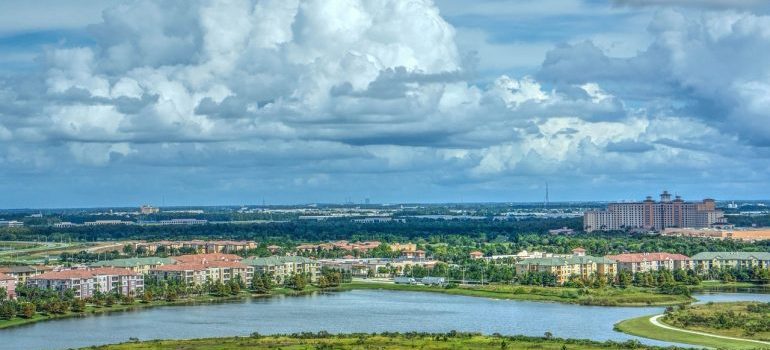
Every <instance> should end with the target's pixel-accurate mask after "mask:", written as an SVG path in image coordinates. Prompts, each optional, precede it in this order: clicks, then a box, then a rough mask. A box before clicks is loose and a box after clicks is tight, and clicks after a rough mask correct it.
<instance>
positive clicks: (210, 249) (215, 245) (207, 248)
mask: <svg viewBox="0 0 770 350" xmlns="http://www.w3.org/2000/svg"><path fill="white" fill-rule="evenodd" d="M140 247H141V248H142V249H144V250H145V251H147V252H148V253H149V254H155V252H157V251H158V248H160V247H163V248H164V249H166V250H173V249H176V250H179V249H189V250H192V251H194V252H196V253H236V252H240V251H245V250H249V249H255V248H257V242H254V241H202V240H191V241H158V242H139V243H135V244H134V249H139V248H140Z"/></svg>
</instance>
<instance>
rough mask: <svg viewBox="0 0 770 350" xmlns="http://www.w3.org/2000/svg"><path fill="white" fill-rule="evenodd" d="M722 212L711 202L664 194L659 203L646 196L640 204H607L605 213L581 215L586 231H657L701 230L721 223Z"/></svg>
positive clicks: (587, 212)
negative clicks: (687, 200) (673, 229)
mask: <svg viewBox="0 0 770 350" xmlns="http://www.w3.org/2000/svg"><path fill="white" fill-rule="evenodd" d="M724 221H725V220H724V213H723V212H722V211H721V210H717V209H716V204H715V202H714V200H713V199H708V198H707V199H704V200H703V201H702V202H699V203H696V202H685V201H684V200H682V198H681V197H679V196H676V198H674V199H673V200H672V199H671V194H669V193H668V191H663V193H662V194H661V195H660V202H655V201H654V200H653V199H652V197H649V196H648V197H647V199H645V200H644V201H643V202H633V203H610V204H609V205H608V206H607V210H589V211H586V212H585V214H584V215H583V228H584V229H585V231H586V232H591V231H609V230H625V229H646V230H654V231H661V230H663V229H665V228H669V227H679V228H681V227H691V228H704V227H711V226H712V225H714V224H721V223H724Z"/></svg>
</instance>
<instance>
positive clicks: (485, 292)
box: [0, 281, 747, 331]
mask: <svg viewBox="0 0 770 350" xmlns="http://www.w3.org/2000/svg"><path fill="white" fill-rule="evenodd" d="M699 287H700V286H699ZM736 287H738V288H743V287H747V286H746V285H744V284H741V285H738V286H736V285H732V284H724V285H723V286H720V285H718V284H710V285H708V286H703V288H706V289H712V290H718V289H720V288H728V289H729V288H736ZM493 288H497V289H498V290H494V289H493ZM353 290H389V291H403V292H426V293H441V294H447V295H457V296H466V297H473V298H487V299H498V300H518V301H532V302H551V303H563V304H573V305H582V306H606V307H648V306H672V305H680V304H691V303H694V302H696V301H697V300H696V299H695V298H693V297H686V299H685V298H683V296H676V295H664V294H651V293H648V292H647V291H646V290H643V289H632V290H628V292H634V293H636V294H637V295H638V294H639V293H642V294H645V295H657V296H659V297H664V298H670V299H669V300H663V301H650V300H647V301H634V302H631V301H628V300H626V299H623V293H624V292H626V291H625V290H619V289H614V288H613V289H607V290H601V292H606V291H608V290H609V291H614V292H617V293H619V294H618V295H611V296H607V295H601V294H599V295H596V298H593V297H594V295H590V294H589V296H588V297H584V298H583V299H580V298H579V297H578V296H575V295H574V294H571V293H574V292H575V290H576V289H574V288H563V287H533V286H513V285H490V286H488V287H487V288H484V287H482V288H478V287H457V288H451V289H446V288H442V287H430V286H424V285H404V284H394V283H382V282H367V281H354V282H351V283H344V284H341V285H340V286H337V287H330V288H323V289H321V288H318V287H315V286H309V287H308V288H307V289H305V290H303V291H294V290H290V289H286V288H279V289H275V290H274V291H273V292H272V293H270V294H252V293H250V292H242V294H241V295H235V296H227V297H214V296H210V295H205V296H197V297H193V298H191V299H183V300H177V301H172V302H168V301H154V302H152V303H147V304H145V303H142V302H141V301H137V302H135V303H134V304H131V305H124V304H119V303H118V304H115V305H114V306H112V307H94V306H88V307H87V310H86V311H84V312H79V313H74V312H69V313H66V314H61V315H41V314H37V315H35V316H34V317H32V318H19V317H14V318H13V319H11V320H2V321H0V331H1V330H3V329H7V328H12V327H20V326H26V325H31V324H35V323H38V322H45V321H51V320H58V319H65V318H74V317H88V316H95V315H104V314H109V313H118V312H128V311H136V310H142V309H149V308H154V307H162V306H185V305H201V304H217V303H225V302H236V301H248V300H249V299H259V298H272V297H276V296H300V295H305V294H310V293H315V292H347V291H353ZM518 290H523V291H524V293H518V292H517V291H518ZM589 291H590V290H589ZM596 291H597V290H594V292H596ZM696 291H701V289H698V290H696ZM607 298H615V299H617V300H619V301H621V303H617V301H614V300H612V299H607ZM676 299H679V300H676Z"/></svg>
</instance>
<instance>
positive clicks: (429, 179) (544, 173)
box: [0, 0, 770, 208]
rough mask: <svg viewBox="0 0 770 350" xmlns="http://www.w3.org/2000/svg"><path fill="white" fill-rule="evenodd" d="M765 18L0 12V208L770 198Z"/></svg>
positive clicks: (509, 6) (654, 2)
mask: <svg viewBox="0 0 770 350" xmlns="http://www.w3.org/2000/svg"><path fill="white" fill-rule="evenodd" d="M768 28H770V3H768V2H766V1H754V0H744V1H739V0H736V1H724V0H672V1H660V0H615V1H601V0H480V1H475V2H473V5H472V6H469V3H468V2H467V1H465V0H437V1H435V2H434V1H430V0H402V1H396V0H389V1H377V2H375V1H365V0H344V1H343V0H340V1H328V0H326V1H321V0H307V1H305V0H303V1H299V0H210V1H203V0H200V1H198V0H191V1H176V2H175V1H160V0H136V1H122V0H71V1H56V0H38V1H23V0H7V1H2V2H0V208H66V207H109V206H135V205H139V204H142V203H152V204H155V205H160V203H161V202H163V199H164V198H165V202H166V204H167V205H237V204H238V203H257V204H258V203H261V202H262V199H263V198H264V199H265V201H266V202H267V203H269V204H298V203H314V202H319V203H340V202H343V201H345V199H346V198H350V199H352V200H353V201H360V202H363V201H364V199H365V198H367V197H368V198H370V199H371V200H372V202H373V203H374V202H377V203H402V202H424V203H440V202H539V201H543V200H544V196H545V183H546V182H548V187H549V197H550V201H551V202H560V201H597V200H598V201H615V200H624V199H643V198H644V196H646V195H652V196H656V195H657V194H658V193H659V192H660V191H661V190H663V189H667V190H669V191H671V192H672V193H678V194H681V195H682V196H683V197H684V198H685V199H702V198H704V197H713V198H716V199H720V198H725V199H733V198H737V199H741V198H742V199H763V198H770V181H768V179H770V113H769V112H768V111H770V98H768V96H770V65H768V64H767V62H770V36H768V34H767V33H768Z"/></svg>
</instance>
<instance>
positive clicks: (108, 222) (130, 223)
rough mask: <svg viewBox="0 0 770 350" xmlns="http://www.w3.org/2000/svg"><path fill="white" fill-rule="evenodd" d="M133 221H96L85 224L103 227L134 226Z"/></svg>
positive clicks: (85, 223)
mask: <svg viewBox="0 0 770 350" xmlns="http://www.w3.org/2000/svg"><path fill="white" fill-rule="evenodd" d="M133 224H134V222H133V221H123V220H96V221H86V222H84V223H83V225H85V226H101V225H133Z"/></svg>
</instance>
